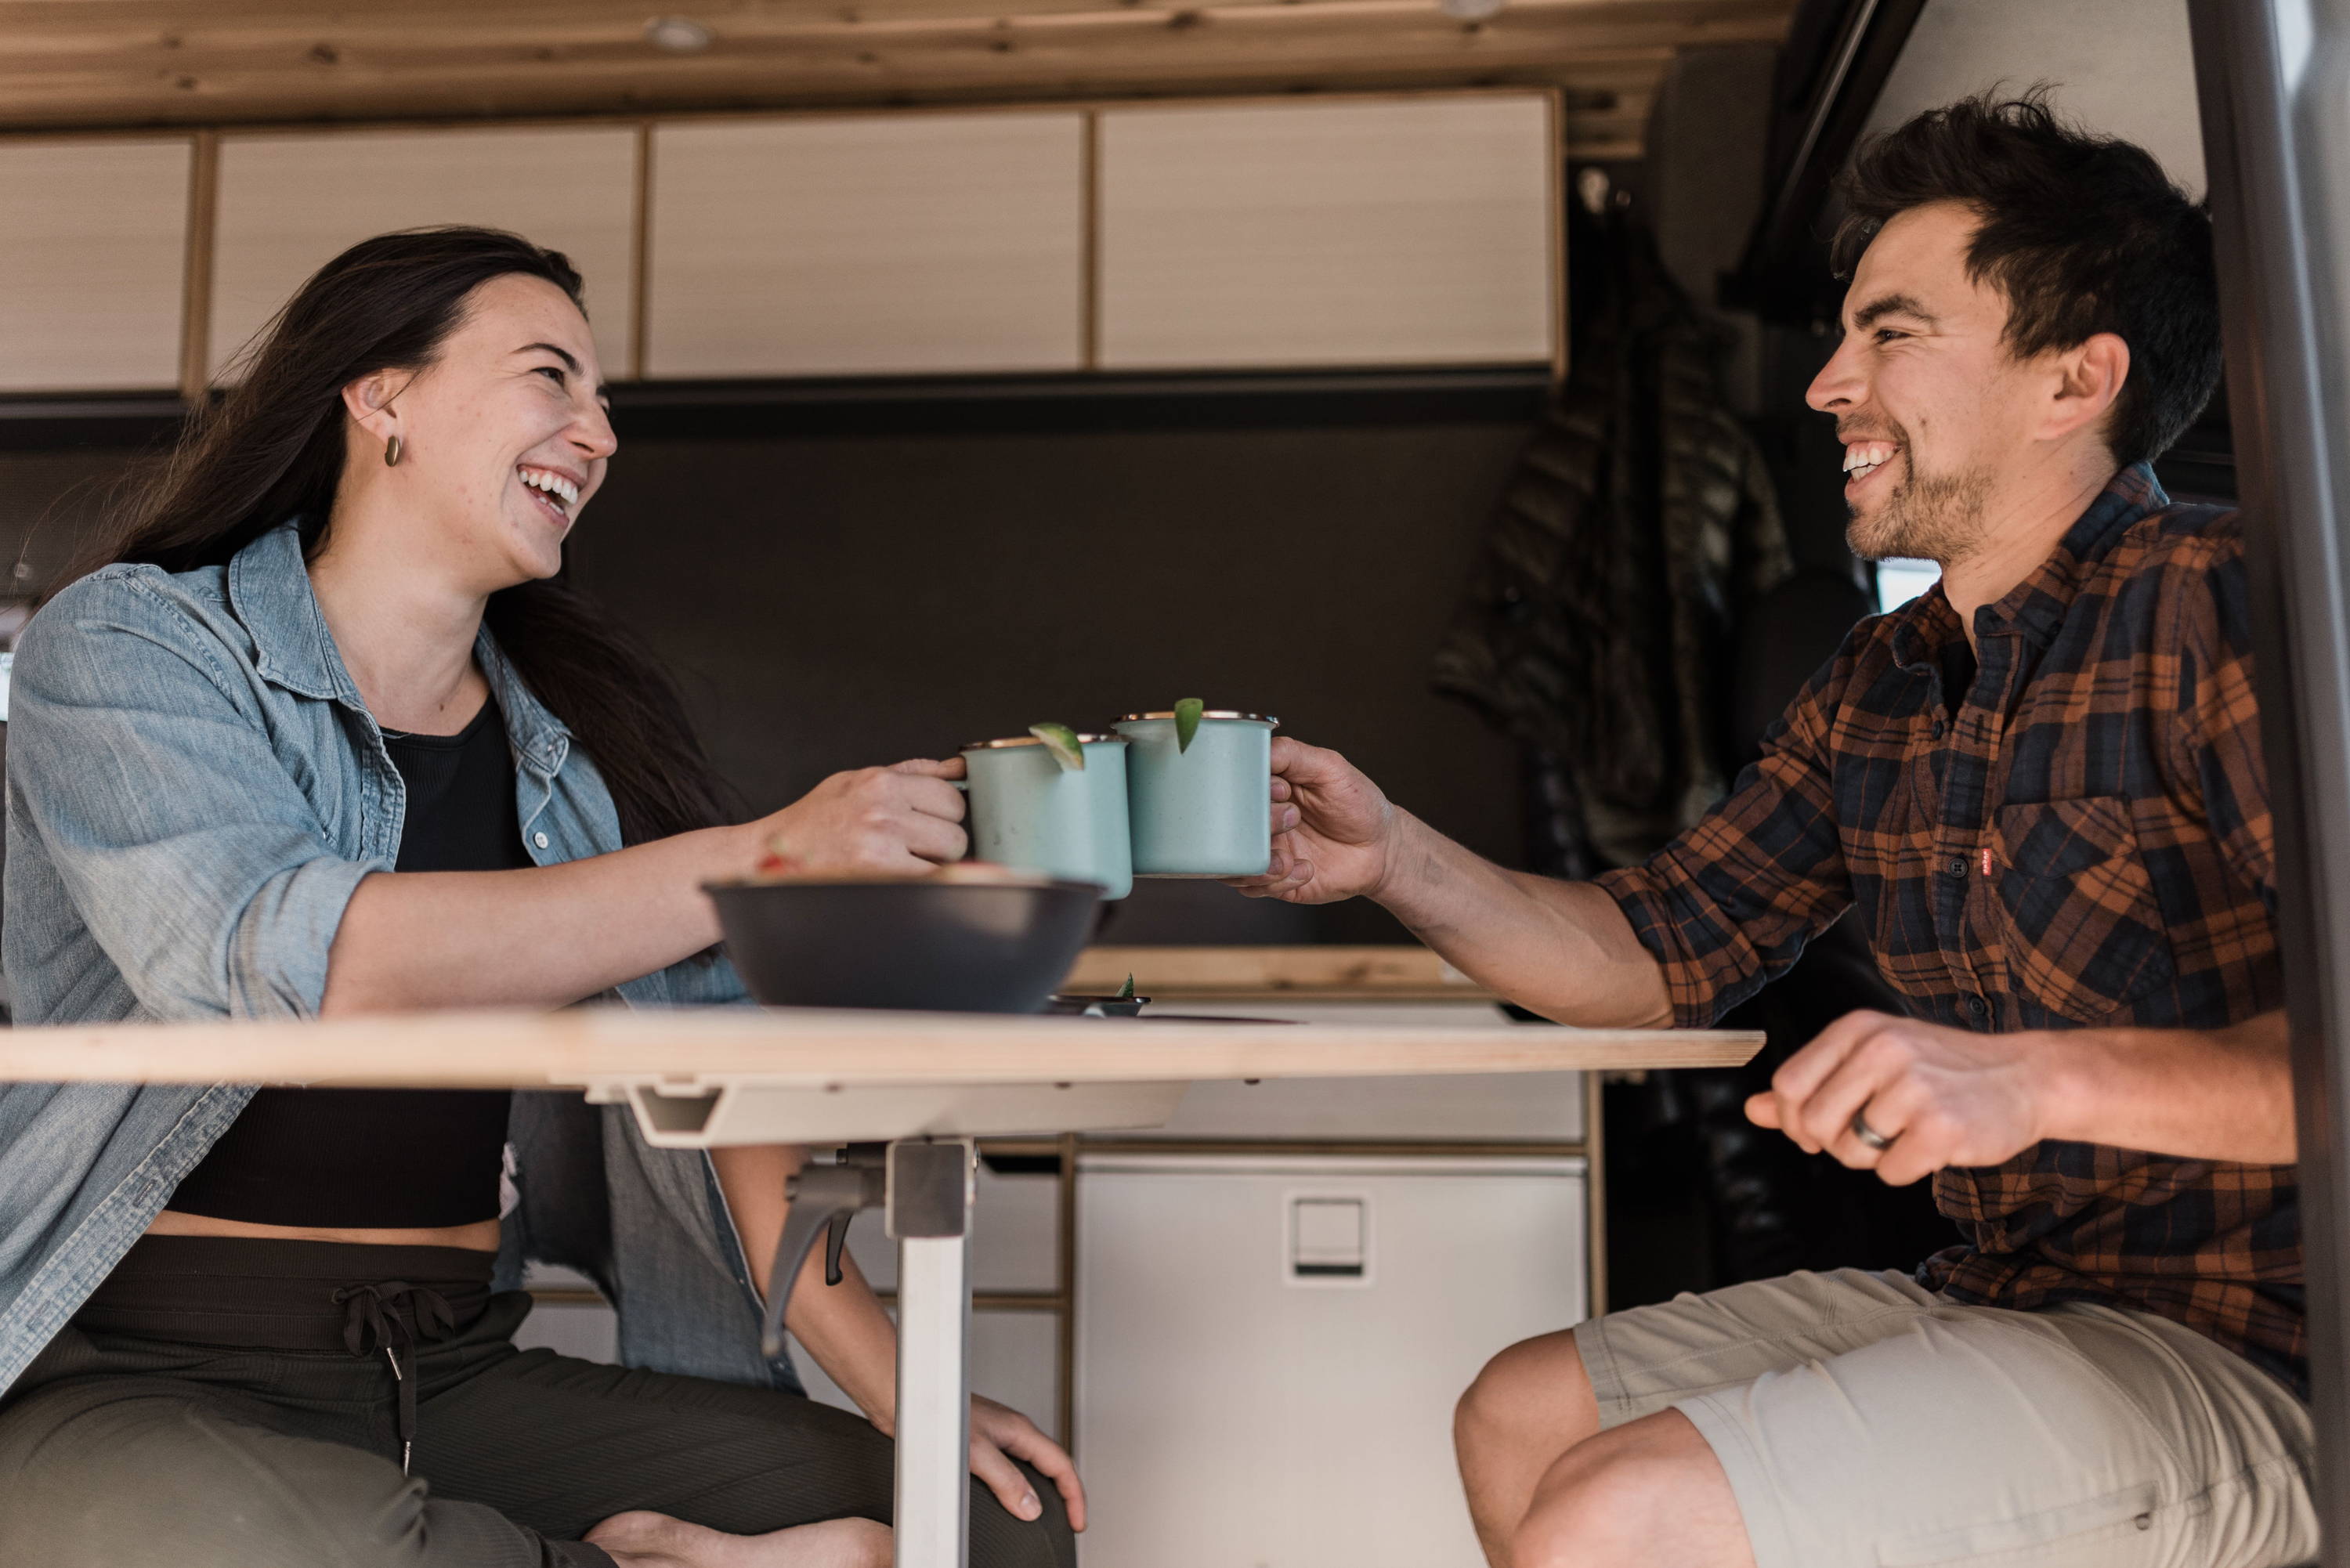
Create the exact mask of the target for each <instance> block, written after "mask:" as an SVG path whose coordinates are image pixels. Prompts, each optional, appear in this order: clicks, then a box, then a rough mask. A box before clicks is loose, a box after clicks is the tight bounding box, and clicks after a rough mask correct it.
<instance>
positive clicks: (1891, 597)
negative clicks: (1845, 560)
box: [1877, 556, 1942, 615]
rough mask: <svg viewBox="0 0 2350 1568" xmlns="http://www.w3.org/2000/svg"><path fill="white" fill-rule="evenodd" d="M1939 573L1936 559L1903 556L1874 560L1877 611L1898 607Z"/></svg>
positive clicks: (1881, 612) (1916, 594) (1928, 586)
mask: <svg viewBox="0 0 2350 1568" xmlns="http://www.w3.org/2000/svg"><path fill="white" fill-rule="evenodd" d="M1941 577H1942V567H1941V564H1940V563H1939V562H1937V561H1913V560H1909V559H1908V558H1906V557H1903V556H1894V557H1892V558H1891V559H1889V560H1883V561H1879V562H1877V614H1879V615H1883V614H1884V613H1885V612H1886V611H1887V610H1889V609H1898V608H1899V607H1901V606H1903V605H1906V604H1908V602H1909V601H1910V600H1911V599H1914V598H1916V597H1918V595H1919V594H1922V593H1924V592H1925V591H1926V590H1927V589H1928V588H1930V587H1933V586H1934V585H1935V584H1936V583H1938V582H1939V581H1940V580H1941Z"/></svg>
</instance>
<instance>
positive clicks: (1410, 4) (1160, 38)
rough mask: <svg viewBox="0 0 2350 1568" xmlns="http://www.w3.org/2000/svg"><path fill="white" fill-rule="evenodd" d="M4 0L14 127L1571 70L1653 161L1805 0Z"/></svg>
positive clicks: (4, 88)
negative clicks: (1730, 71)
mask: <svg viewBox="0 0 2350 1568" xmlns="http://www.w3.org/2000/svg"><path fill="white" fill-rule="evenodd" d="M679 9H681V10H682V11H684V12H685V13H686V14H687V15H689V16H694V17H696V18H697V19H699V20H700V21H702V22H703V23H705V24H707V25H708V26H709V28H710V30H711V32H712V40H711V46H710V47H708V48H706V49H702V50H700V51H698V52H693V53H670V52H667V51H664V50H663V49H661V48H660V47H657V46H656V45H655V44H654V43H653V42H652V41H651V40H650V38H649V37H647V36H646V32H645V23H646V20H647V18H648V17H649V16H653V15H655V14H657V13H658V12H659V10H660V7H658V6H654V5H645V4H641V3H639V0H377V3H375V4H372V5H365V6H354V5H348V4H345V3H342V0H0V124H5V125H10V126H17V127H30V126H44V125H46V126H63V125H88V126H100V125H103V126H128V125H150V126H151V125H159V124H180V125H231V124H253V123H258V122H277V123H285V122H289V121H296V120H304V119H322V120H329V119H341V120H349V119H369V118H390V117H400V116H411V117H412V116H421V115H452V116H482V115H514V114H574V113H598V112H603V113H609V112H622V113H641V112H648V111H666V110H672V109H751V108H763V107H780V106H798V107H806V106H810V105H815V104H824V103H833V104H842V103H866V104H882V103H889V104H896V103H906V102H913V101H930V102H937V101H941V100H954V99H962V100H971V99H1007V98H1026V99H1040V98H1066V97H1093V96H1100V95H1105V94H1128V93H1134V92H1139V91H1149V92H1164V91H1169V90H1187V91H1225V90H1232V89H1253V90H1257V91H1266V92H1287V91H1292V90H1295V89H1297V88H1317V89H1329V88H1339V87H1357V88H1362V87H1371V88H1388V87H1430V86H1438V85H1453V86H1459V85H1464V84H1468V83H1482V84H1491V83H1497V82H1513V83H1530V84H1539V85H1553V84H1555V85H1560V86H1564V87H1566V88H1569V89H1571V91H1572V93H1573V94H1574V98H1573V100H1572V101H1571V102H1570V105H1569V109H1570V113H1569V119H1568V125H1567V129H1568V133H1569V135H1570V137H1571V138H1572V140H1573V143H1574V145H1575V149H1576V151H1577V154H1578V156H1583V157H1638V155H1639V138H1640V131H1641V126H1642V123H1643V119H1644V117H1645V115H1646V112H1647V106H1648V95H1649V92H1650V90H1651V88H1653V87H1654V85H1655V83H1656V81H1657V78H1659V75H1660V74H1661V73H1662V71H1663V69H1664V67H1665V63H1666V62H1667V61H1668V60H1669V58H1670V57H1671V55H1672V52H1673V51H1674V50H1675V49H1676V48H1680V47H1690V46H1694V45H1705V44H1714V43H1736V42H1741V41H1765V42H1776V41H1777V40H1778V39H1779V38H1780V36H1782V35H1783V33H1784V31H1785V28H1786V24H1787V19H1788V16H1789V14H1790V13H1791V12H1793V10H1794V0H1511V4H1509V5H1506V6H1505V7H1503V9H1502V10H1501V11H1500V12H1499V13H1498V14H1497V15H1495V16H1490V17H1487V18H1485V19H1483V20H1482V21H1464V20H1463V19H1461V18H1460V17H1456V16H1450V15H1448V14H1446V13H1445V12H1444V11H1443V10H1442V9H1441V8H1440V6H1439V5H1438V4H1437V0H1132V3H1119V4H1112V3H1111V0H1020V3H1019V4H1016V5H1003V4H998V3H997V0H858V4H856V5H830V6H825V5H804V4H785V3H783V0H696V3H695V4H694V5H689V6H681V7H679Z"/></svg>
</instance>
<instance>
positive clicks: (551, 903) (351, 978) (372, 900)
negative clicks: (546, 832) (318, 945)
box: [319, 827, 758, 1016]
mask: <svg viewBox="0 0 2350 1568" xmlns="http://www.w3.org/2000/svg"><path fill="white" fill-rule="evenodd" d="M757 856H758V849H757V846H756V843H755V840H754V837H753V836H752V830H751V829H749V828H743V827H711V828H704V829H702V830H701V831H700V832H696V833H681V834H679V835H677V836H675V837H673V838H663V839H659V840H656V841H655V842H653V843H650V844H639V845H636V846H632V847H630V848H627V849H621V850H617V851H615V852H613V853H611V854H609V855H598V856H594V857H589V858H587V859H585V860H573V861H568V862H567V863H565V864H563V865H560V866H544V867H534V868H531V869H528V870H520V871H406V872H402V871H390V872H383V873H380V874H378V875H376V876H373V877H368V878H366V879H365V880H364V881H362V882H361V883H360V884H359V890H358V891H357V892H356V893H354V894H353V895H352V896H351V900H350V903H349V904H348V905H347V906H346V907H345V909H344V911H343V919H342V923H341V925H340V926H339V927H338V929H337V930H336V932H335V940H334V945H333V947H332V948H330V949H329V950H328V960H327V992H326V998H325V1000H324V1002H322V1003H321V1005H320V1007H319V1012H320V1013H321V1014H322V1015H327V1016H332V1015H334V1014H338V1013H349V1012H392V1011H398V1010H401V1009H406V1008H418V1007H469V1006H471V1007H489V1006H501V1005H504V1006H544V1007H561V1006H566V1005H567V1004H569V1003H571V1002H577V1001H579V1000H580V999H582V998H583V997H589V996H594V995H595V994H597V993H598V992H601V991H605V990H608V989H609V988H610V987H612V986H615V985H618V984H619V983H620V982H621V981H628V980H634V979H636V978H637V977H638V976H639V975H643V974H650V973H651V972H652V971H655V970H659V969H662V968H665V967H667V966H668V965H670V964H672V963H675V962H677V961H679V960H680V959H682V958H686V957H688V956H690V955H691V954H693V953H696V952H699V951H701V950H702V949H703V948H706V947H708V946H709V945H710V944H711V943H712V942H714V941H716V940H718V917H717V913H716V911H715V910H714V909H712V907H711V903H710V899H709V897H708V896H707V895H706V894H704V893H703V892H702V883H703V882H705V881H710V880H712V879H716V878H722V877H736V876H741V875H742V874H743V873H744V872H745V871H747V870H748V869H749V868H750V867H751V866H752V864H753V862H754V860H755V859H756V858H757Z"/></svg>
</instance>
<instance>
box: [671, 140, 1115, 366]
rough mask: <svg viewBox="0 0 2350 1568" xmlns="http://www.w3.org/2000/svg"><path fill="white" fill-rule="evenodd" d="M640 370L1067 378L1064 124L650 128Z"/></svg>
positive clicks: (1078, 257)
mask: <svg viewBox="0 0 2350 1568" xmlns="http://www.w3.org/2000/svg"><path fill="white" fill-rule="evenodd" d="M652 135H653V141H652V181H651V185H652V207H651V213H650V246H649V248H650V257H649V265H648V270H647V276H646V288H647V291H648V306H647V322H646V339H647V341H646V345H645V358H646V369H647V370H648V371H649V372H650V374H651V375H653V376H655V377H665V376H666V377H705V376H847V375H886V374H910V373H915V372H926V373H936V372H977V371H1014V370H1074V369H1077V368H1078V367H1079V364H1080V361H1081V359H1082V358H1083V356H1082V353H1081V349H1080V339H1081V337H1082V332H1081V325H1082V320H1083V317H1084V287H1083V282H1082V275H1083V273H1084V269H1085V260H1084V257H1085V242H1084V237H1083V228H1084V213H1083V208H1084V202H1083V182H1082V179H1081V171H1080V167H1079V160H1080V156H1081V151H1082V148H1083V146H1084V141H1085V121H1084V119H1083V117H1081V116H1079V115H1076V114H1073V113H1055V114H985V115H906V116H878V115H862V116H856V117H848V118H842V119H767V120H712V121H706V122H697V123H689V124H668V125H660V126H656V127H655V128H654V130H653V133H652Z"/></svg>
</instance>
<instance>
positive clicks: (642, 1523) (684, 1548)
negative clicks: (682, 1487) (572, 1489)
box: [587, 1510, 890, 1568]
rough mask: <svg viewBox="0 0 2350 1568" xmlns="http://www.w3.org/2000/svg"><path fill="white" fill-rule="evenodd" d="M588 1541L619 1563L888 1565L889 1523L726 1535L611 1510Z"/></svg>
mask: <svg viewBox="0 0 2350 1568" xmlns="http://www.w3.org/2000/svg"><path fill="white" fill-rule="evenodd" d="M587 1543H588V1544H589V1545H590V1546H600V1547H602V1548H603V1549H604V1550H605V1551H606V1552H609V1553H611V1556H612V1561H613V1562H615V1563H619V1564H620V1568H889V1558H890V1550H889V1526H888V1525H886V1524H876V1523H874V1522H873V1521H871V1520H869V1519H828V1520H826V1521H823V1522H822V1523H820V1524H798V1525H794V1526H793V1527H792V1528H791V1529H789V1530H777V1531H771V1532H768V1533H767V1534H765V1535H728V1534H726V1533H724V1532H722V1531H716V1530H709V1529H705V1528H704V1527H702V1525H699V1524H688V1523H687V1522H686V1521H683V1520H681V1519H672V1518H671V1517H670V1516H669V1515H668V1514H665V1513H652V1512H649V1511H642V1510H639V1511H633V1512H629V1513H616V1514H614V1515H613V1516H612V1517H611V1518H609V1519H608V1520H606V1521H604V1522H603V1523H601V1524H599V1525H598V1526H597V1527H596V1528H595V1529H593V1530H591V1531H589V1532H587Z"/></svg>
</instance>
